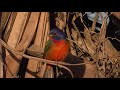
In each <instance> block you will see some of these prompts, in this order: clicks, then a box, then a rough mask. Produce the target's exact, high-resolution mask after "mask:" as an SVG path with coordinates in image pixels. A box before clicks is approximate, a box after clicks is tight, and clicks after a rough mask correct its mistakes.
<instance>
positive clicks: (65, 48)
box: [43, 28, 70, 70]
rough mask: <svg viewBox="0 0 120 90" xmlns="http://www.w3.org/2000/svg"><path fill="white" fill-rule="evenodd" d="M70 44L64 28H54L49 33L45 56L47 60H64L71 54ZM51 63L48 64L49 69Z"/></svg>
mask: <svg viewBox="0 0 120 90" xmlns="http://www.w3.org/2000/svg"><path fill="white" fill-rule="evenodd" d="M69 50H70V44H69V41H68V40H67V39H66V35H65V33H64V32H62V30H60V29H58V28H54V29H52V30H51V31H50V33H49V40H48V41H47V42H46V46H45V51H44V55H43V57H44V58H45V59H47V60H54V61H64V59H65V58H66V57H67V55H68V54H69ZM50 67H51V65H48V66H47V69H48V70H49V69H50Z"/></svg>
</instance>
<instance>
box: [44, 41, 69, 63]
mask: <svg viewBox="0 0 120 90" xmlns="http://www.w3.org/2000/svg"><path fill="white" fill-rule="evenodd" d="M69 47H70V45H69V42H68V41H67V40H64V39H63V40H59V41H54V43H53V45H52V46H51V47H50V48H49V50H48V51H47V52H46V54H45V59H48V60H54V61H63V60H64V59H65V58H66V56H67V55H68V54H69Z"/></svg>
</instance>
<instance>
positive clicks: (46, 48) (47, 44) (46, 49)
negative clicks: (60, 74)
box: [44, 40, 53, 53]
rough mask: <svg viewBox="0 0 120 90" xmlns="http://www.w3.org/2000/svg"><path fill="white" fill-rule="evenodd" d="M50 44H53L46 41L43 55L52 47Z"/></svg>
mask: <svg viewBox="0 0 120 90" xmlns="http://www.w3.org/2000/svg"><path fill="white" fill-rule="evenodd" d="M52 44H53V42H52V41H51V40H48V41H47V42H46V45H45V50H44V52H45V53H46V52H47V51H48V50H49V48H50V47H51V46H52Z"/></svg>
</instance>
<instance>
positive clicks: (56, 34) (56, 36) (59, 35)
mask: <svg viewBox="0 0 120 90" xmlns="http://www.w3.org/2000/svg"><path fill="white" fill-rule="evenodd" d="M49 36H50V38H52V39H53V40H62V39H66V35H65V33H64V32H62V30H60V29H58V28H54V29H52V30H51V31H50V33H49Z"/></svg>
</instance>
